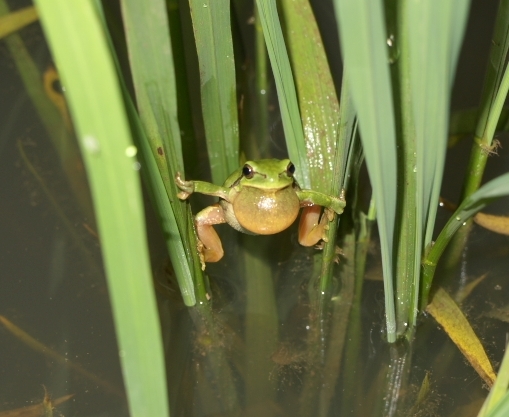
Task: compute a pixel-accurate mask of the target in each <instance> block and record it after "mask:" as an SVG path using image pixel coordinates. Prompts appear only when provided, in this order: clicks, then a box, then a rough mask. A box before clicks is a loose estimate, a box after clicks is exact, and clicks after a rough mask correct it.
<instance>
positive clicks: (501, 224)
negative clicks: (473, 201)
mask: <svg viewBox="0 0 509 417" xmlns="http://www.w3.org/2000/svg"><path fill="white" fill-rule="evenodd" d="M474 222H476V223H477V224H478V225H479V226H482V227H484V228H485V229H488V230H490V231H492V232H495V233H499V234H501V235H506V236H509V217H505V216H495V215H493V214H486V213H477V214H476V215H475V217H474Z"/></svg>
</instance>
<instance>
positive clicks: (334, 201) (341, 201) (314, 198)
mask: <svg viewBox="0 0 509 417" xmlns="http://www.w3.org/2000/svg"><path fill="white" fill-rule="evenodd" d="M297 196H298V197H299V200H300V205H301V206H303V207H306V206H311V205H313V204H314V205H318V206H322V207H327V208H329V209H331V210H332V211H333V212H335V213H336V214H341V213H343V209H344V208H345V205H346V202H345V190H343V191H341V195H340V196H339V197H335V196H332V195H328V194H324V193H320V192H318V191H313V190H299V191H297Z"/></svg>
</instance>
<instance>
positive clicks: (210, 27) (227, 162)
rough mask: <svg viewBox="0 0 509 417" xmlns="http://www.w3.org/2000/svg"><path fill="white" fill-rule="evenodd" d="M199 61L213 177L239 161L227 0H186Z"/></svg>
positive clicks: (220, 180) (222, 176)
mask: <svg viewBox="0 0 509 417" xmlns="http://www.w3.org/2000/svg"><path fill="white" fill-rule="evenodd" d="M189 7H190V9H191V17H192V20H193V30H194V37H195V41H196V50H197V52H198V61H199V64H200V78H201V99H202V113H203V121H204V123H205V135H206V138H207V148H208V149H207V150H208V154H209V162H210V169H211V172H212V181H213V182H214V183H216V184H222V183H223V182H224V181H225V180H226V178H227V177H228V175H230V174H231V173H232V172H233V171H234V170H235V169H237V168H238V165H239V126H238V119H237V95H236V80H235V64H234V57H233V44H232V34H231V25H230V1H229V0H189Z"/></svg>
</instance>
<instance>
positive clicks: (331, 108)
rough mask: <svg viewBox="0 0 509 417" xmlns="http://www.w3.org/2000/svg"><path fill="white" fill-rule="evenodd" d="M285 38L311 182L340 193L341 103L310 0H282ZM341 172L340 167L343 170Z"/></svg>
mask: <svg viewBox="0 0 509 417" xmlns="http://www.w3.org/2000/svg"><path fill="white" fill-rule="evenodd" d="M281 4H282V5H283V10H284V17H285V23H286V39H287V40H288V46H289V49H290V54H291V58H292V69H293V73H294V76H295V81H296V86H297V92H298V98H299V108H300V116H301V120H302V127H303V129H304V132H305V136H304V140H305V143H306V155H307V159H308V165H309V173H310V175H311V186H312V188H313V189H314V190H317V191H320V192H323V193H328V194H330V193H334V194H336V195H339V192H340V191H341V178H334V177H333V173H334V159H335V155H336V152H339V153H340V154H341V155H342V157H343V158H342V160H343V166H344V164H345V161H346V154H345V152H344V150H343V149H342V148H338V147H336V140H337V137H338V129H339V103H338V99H337V97H336V91H335V87H334V83H333V80H332V76H331V73H330V69H329V63H328V61H327V56H326V55H325V50H324V47H323V44H322V38H321V36H320V32H319V30H318V26H317V24H316V20H315V16H314V14H313V10H312V9H311V5H310V4H309V1H308V0H283V1H282V2H281ZM340 172H341V170H340Z"/></svg>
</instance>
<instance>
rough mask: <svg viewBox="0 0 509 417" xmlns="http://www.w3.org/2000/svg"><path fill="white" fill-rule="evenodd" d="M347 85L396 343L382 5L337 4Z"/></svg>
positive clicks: (390, 127)
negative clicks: (374, 212)
mask: <svg viewBox="0 0 509 417" xmlns="http://www.w3.org/2000/svg"><path fill="white" fill-rule="evenodd" d="M335 8H336V18H337V20H338V22H339V29H340V39H341V46H342V51H343V58H344V59H343V60H344V63H345V72H346V76H347V80H348V82H349V84H350V87H351V93H352V99H353V103H354V106H355V109H356V111H357V115H358V119H359V129H360V133H361V139H362V145H363V147H364V152H365V156H366V164H367V168H368V172H369V177H370V179H371V184H372V187H373V194H374V196H375V200H376V204H377V211H378V230H379V233H380V243H381V248H382V262H383V270H384V288H385V308H386V311H385V314H386V320H387V338H388V340H389V342H394V341H395V340H396V331H397V329H396V318H395V307H394V289H393V278H394V277H393V250H394V221H395V213H396V200H397V199H396V196H397V188H396V185H397V180H396V165H397V164H396V132H395V125H394V109H393V101H392V91H391V82H390V74H389V59H388V56H387V50H386V36H385V25H384V13H383V8H382V2H381V1H378V0H376V1H370V0H335Z"/></svg>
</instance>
